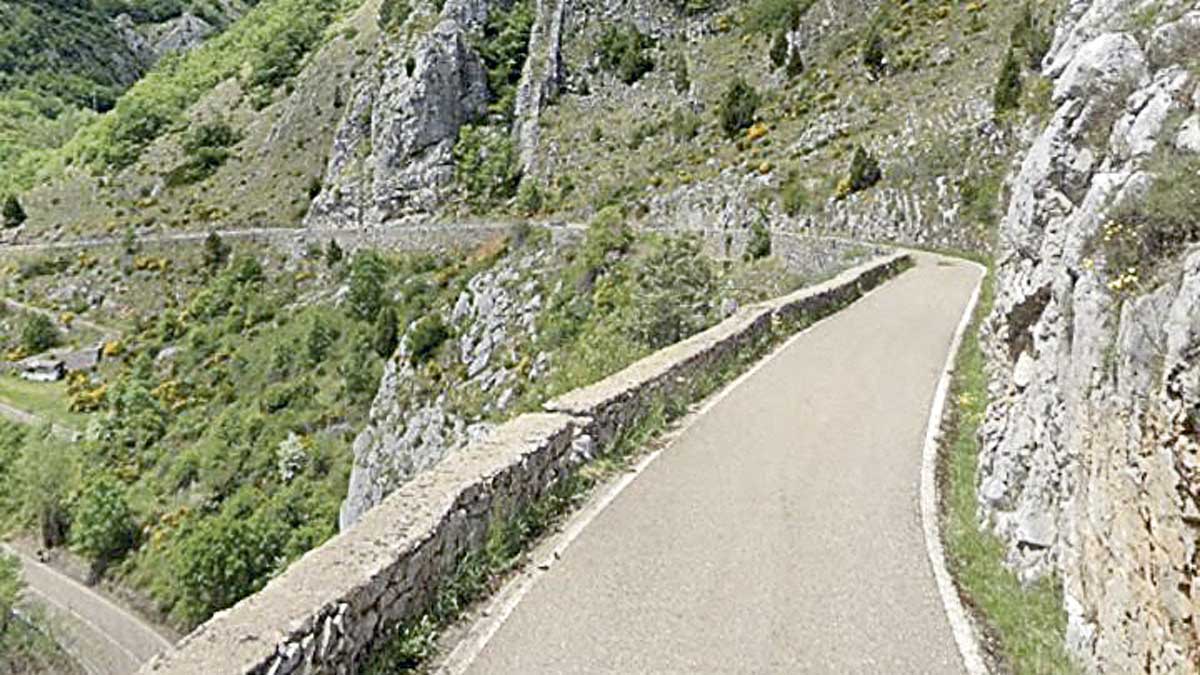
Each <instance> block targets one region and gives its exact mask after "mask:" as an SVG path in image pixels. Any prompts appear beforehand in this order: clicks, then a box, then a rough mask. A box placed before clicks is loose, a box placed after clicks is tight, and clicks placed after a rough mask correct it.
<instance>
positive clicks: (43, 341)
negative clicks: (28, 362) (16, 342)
mask: <svg viewBox="0 0 1200 675" xmlns="http://www.w3.org/2000/svg"><path fill="white" fill-rule="evenodd" d="M58 341H59V334H58V329H57V328H55V327H54V322H52V321H51V320H50V319H49V318H48V317H46V316H44V315H42V314H33V315H31V316H30V317H29V318H28V319H26V320H25V325H24V326H22V327H21V346H22V347H23V348H24V349H25V351H26V352H27V353H29V354H39V353H41V352H44V351H46V350H47V349H50V348H51V347H54V346H56V345H57V344H58Z"/></svg>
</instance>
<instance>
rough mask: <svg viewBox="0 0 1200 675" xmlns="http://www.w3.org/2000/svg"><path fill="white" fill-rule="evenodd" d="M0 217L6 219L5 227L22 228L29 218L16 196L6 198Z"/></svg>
mask: <svg viewBox="0 0 1200 675" xmlns="http://www.w3.org/2000/svg"><path fill="white" fill-rule="evenodd" d="M0 216H2V217H3V219H4V226H5V227H20V226H21V225H24V224H25V220H26V218H27V216H26V214H25V209H24V208H23V207H22V206H21V202H20V201H19V200H18V199H17V196H16V195H8V196H7V197H5V198H4V208H3V213H2V214H0Z"/></svg>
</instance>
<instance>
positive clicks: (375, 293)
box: [346, 251, 388, 321]
mask: <svg viewBox="0 0 1200 675" xmlns="http://www.w3.org/2000/svg"><path fill="white" fill-rule="evenodd" d="M387 276H388V265H387V261H385V260H384V259H383V257H382V256H380V255H379V254H378V253H376V252H375V251H362V252H360V253H358V254H357V255H355V256H354V261H353V262H352V263H351V264H350V290H349V292H348V293H347V295H346V304H347V305H348V306H349V308H350V314H351V315H352V316H354V317H355V318H356V319H358V320H359V321H373V320H375V318H376V317H378V316H379V310H380V309H381V308H382V307H383V299H384V297H383V293H384V284H385V283H386V281H387Z"/></svg>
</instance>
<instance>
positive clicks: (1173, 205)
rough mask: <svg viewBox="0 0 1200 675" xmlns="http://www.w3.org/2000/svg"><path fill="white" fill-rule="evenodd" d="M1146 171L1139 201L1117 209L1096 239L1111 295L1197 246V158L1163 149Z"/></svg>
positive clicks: (1199, 189) (1199, 167) (1199, 181)
mask: <svg viewBox="0 0 1200 675" xmlns="http://www.w3.org/2000/svg"><path fill="white" fill-rule="evenodd" d="M1147 168H1148V170H1149V171H1150V172H1151V173H1152V174H1153V176H1154V179H1153V182H1152V183H1151V184H1150V187H1149V189H1148V190H1147V191H1146V194H1145V196H1143V197H1141V198H1133V199H1129V200H1126V201H1125V202H1124V203H1123V204H1121V205H1120V206H1119V207H1118V208H1117V209H1116V210H1115V211H1114V213H1113V214H1112V217H1111V219H1110V221H1109V222H1108V224H1107V225H1106V226H1105V227H1104V230H1103V232H1102V233H1101V234H1100V236H1099V237H1098V238H1097V242H1096V244H1097V245H1098V248H1099V251H1100V252H1101V253H1102V254H1103V255H1104V259H1105V261H1106V263H1107V271H1108V273H1109V277H1110V278H1109V288H1111V289H1112V290H1115V291H1124V290H1133V289H1134V288H1136V287H1137V286H1138V284H1139V282H1140V281H1142V280H1144V279H1148V278H1150V277H1153V276H1154V273H1155V272H1156V271H1157V270H1158V268H1160V267H1161V266H1162V264H1163V263H1164V262H1165V261H1167V260H1170V259H1172V258H1174V257H1175V256H1177V255H1179V254H1180V253H1182V252H1183V251H1184V250H1185V249H1186V248H1187V247H1188V246H1190V245H1191V244H1194V243H1196V242H1200V218H1198V217H1197V214H1198V213H1200V158H1197V157H1196V156H1195V155H1193V154H1190V153H1186V152H1181V151H1178V150H1175V149H1174V148H1167V149H1164V150H1160V152H1159V154H1158V155H1157V156H1156V157H1154V159H1153V160H1152V161H1151V162H1150V164H1149V166H1148V167H1147Z"/></svg>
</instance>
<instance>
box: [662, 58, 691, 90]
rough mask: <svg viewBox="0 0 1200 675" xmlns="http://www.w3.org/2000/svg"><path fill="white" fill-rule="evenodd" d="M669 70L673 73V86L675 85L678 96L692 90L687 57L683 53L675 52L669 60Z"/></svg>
mask: <svg viewBox="0 0 1200 675" xmlns="http://www.w3.org/2000/svg"><path fill="white" fill-rule="evenodd" d="M667 70H669V71H670V72H671V84H672V85H674V87H675V93H676V94H686V93H687V91H688V90H689V89H691V88H692V79H691V75H690V74H689V73H688V64H687V57H686V56H684V55H683V54H682V53H680V52H675V53H674V54H672V55H671V56H669V57H668V58H667Z"/></svg>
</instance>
